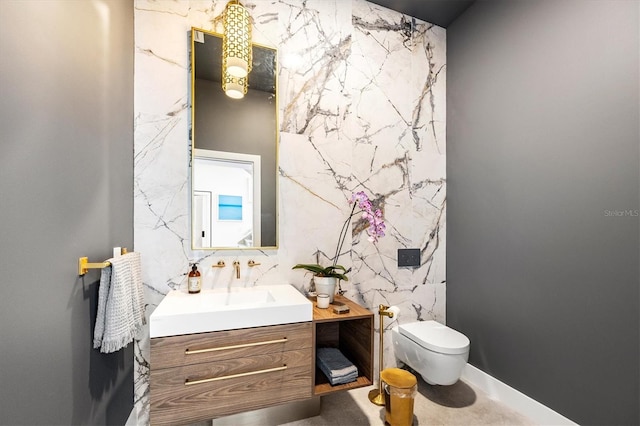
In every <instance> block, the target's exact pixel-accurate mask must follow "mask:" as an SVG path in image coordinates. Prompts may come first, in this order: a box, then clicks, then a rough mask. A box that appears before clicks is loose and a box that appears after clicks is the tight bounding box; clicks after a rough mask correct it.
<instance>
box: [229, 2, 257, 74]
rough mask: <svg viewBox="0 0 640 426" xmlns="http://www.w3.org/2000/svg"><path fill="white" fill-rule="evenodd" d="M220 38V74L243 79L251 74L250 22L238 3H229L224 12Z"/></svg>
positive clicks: (247, 14)
mask: <svg viewBox="0 0 640 426" xmlns="http://www.w3.org/2000/svg"><path fill="white" fill-rule="evenodd" d="M223 24H224V34H223V37H222V73H223V75H225V74H226V73H229V74H230V75H232V76H233V77H238V78H243V77H246V76H247V75H248V74H249V73H250V72H251V61H252V47H251V20H250V18H249V12H248V11H247V9H245V8H244V6H242V5H241V4H240V3H239V2H238V1H235V0H234V1H231V2H229V3H228V4H227V7H226V8H225V11H224V21H223Z"/></svg>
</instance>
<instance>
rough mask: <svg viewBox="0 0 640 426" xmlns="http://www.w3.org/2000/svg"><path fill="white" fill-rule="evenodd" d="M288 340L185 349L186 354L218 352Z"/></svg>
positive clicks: (280, 340) (280, 341)
mask: <svg viewBox="0 0 640 426" xmlns="http://www.w3.org/2000/svg"><path fill="white" fill-rule="evenodd" d="M286 341H287V338H286V337H285V338H283V339H278V340H267V341H264V342H255V343H244V344H242V345H232V346H221V347H219V348H208V349H196V350H191V349H186V350H185V351H184V354H185V355H194V354H202V353H205V352H216V351H226V350H228V349H240V348H250V347H252V346H262V345H273V344H274V343H284V342H286Z"/></svg>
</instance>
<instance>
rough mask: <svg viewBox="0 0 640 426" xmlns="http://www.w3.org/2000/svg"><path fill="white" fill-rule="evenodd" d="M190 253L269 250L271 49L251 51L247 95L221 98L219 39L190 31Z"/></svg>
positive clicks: (273, 189) (273, 239)
mask: <svg viewBox="0 0 640 426" xmlns="http://www.w3.org/2000/svg"><path fill="white" fill-rule="evenodd" d="M191 40H192V45H191V69H192V73H191V75H192V92H191V107H192V147H193V149H192V155H193V157H192V162H191V165H192V179H191V183H192V188H191V189H192V191H191V195H192V199H191V201H192V203H191V210H192V218H191V219H192V220H191V235H192V247H193V248H194V249H208V248H216V249H217V248H257V247H262V248H266V247H276V246H277V219H278V217H277V189H278V188H277V145H278V143H277V102H276V58H277V51H276V50H275V49H273V48H269V47H265V46H260V45H257V44H255V43H253V69H252V71H251V73H250V74H249V80H248V81H249V90H248V93H247V94H246V95H245V97H244V98H242V99H232V98H229V97H228V96H226V95H225V93H224V91H223V90H222V82H221V75H222V35H221V34H216V33H211V32H207V31H203V30H200V29H196V28H193V29H192V34H191Z"/></svg>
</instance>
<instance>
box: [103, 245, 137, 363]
mask: <svg viewBox="0 0 640 426" xmlns="http://www.w3.org/2000/svg"><path fill="white" fill-rule="evenodd" d="M108 261H109V262H110V263H111V266H107V267H106V268H102V273H101V275H100V288H99V290H98V313H97V315H96V327H95V330H94V333H93V347H94V348H96V349H97V348H100V352H103V353H109V352H115V351H118V350H120V349H122V348H124V347H125V346H127V345H128V344H129V343H130V342H131V341H133V339H134V338H135V336H136V334H137V333H138V331H139V330H140V328H141V327H142V326H143V325H144V324H145V323H146V320H145V316H144V296H143V289H142V272H141V268H140V253H136V252H131V253H127V254H125V255H122V256H119V257H114V258H112V259H109V260H108Z"/></svg>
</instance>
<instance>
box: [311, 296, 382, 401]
mask: <svg viewBox="0 0 640 426" xmlns="http://www.w3.org/2000/svg"><path fill="white" fill-rule="evenodd" d="M340 303H342V304H345V305H348V306H349V309H350V311H349V312H348V313H346V314H336V313H334V312H333V307H332V306H329V308H328V309H319V308H318V307H317V306H316V304H315V302H314V304H313V343H314V344H313V347H314V350H315V348H319V347H334V348H338V349H340V351H341V352H342V353H343V354H344V356H346V357H347V358H348V359H349V360H350V361H351V362H353V363H354V364H355V366H356V367H357V368H358V379H357V380H356V381H355V382H351V383H346V384H343V385H335V386H332V385H331V384H330V383H329V380H328V379H327V378H326V377H325V375H324V374H323V373H322V371H320V369H319V368H317V367H316V365H315V353H314V356H313V364H314V365H313V367H314V368H313V371H314V384H315V387H314V391H313V393H314V395H316V396H321V395H326V394H329V393H333V392H337V391H342V390H349V389H356V388H361V387H364V386H371V385H373V320H374V318H373V313H372V312H371V311H369V310H368V309H365V308H363V307H362V306H360V305H358V304H357V303H355V302H353V301H351V300H349V299H347V298H346V297H343V296H339V295H336V296H335V300H334V304H340Z"/></svg>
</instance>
